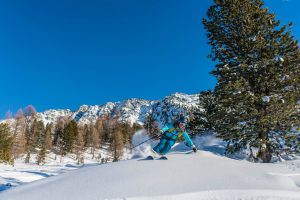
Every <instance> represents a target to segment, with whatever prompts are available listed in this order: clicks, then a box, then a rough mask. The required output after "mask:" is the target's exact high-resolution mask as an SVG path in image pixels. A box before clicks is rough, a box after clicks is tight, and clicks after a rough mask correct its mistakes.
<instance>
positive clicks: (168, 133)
mask: <svg viewBox="0 0 300 200" xmlns="http://www.w3.org/2000/svg"><path fill="white" fill-rule="evenodd" d="M186 124H187V120H186V119H185V118H184V117H183V116H180V117H179V118H177V119H176V120H175V121H174V123H173V124H169V125H167V126H165V127H163V128H162V130H161V137H160V141H159V143H158V144H157V145H156V146H155V147H154V148H153V151H154V152H155V153H156V154H159V155H161V156H162V157H161V158H162V159H166V157H165V155H166V154H167V153H168V152H169V151H170V149H171V148H172V146H173V145H174V144H175V143H176V141H177V140H178V138H180V137H182V136H183V138H184V139H185V141H186V145H187V146H189V147H191V148H192V149H193V151H194V152H197V148H196V146H195V145H194V144H193V142H192V140H191V138H190V136H189V135H188V133H187V132H186V130H185V126H186ZM150 159H151V156H150Z"/></svg>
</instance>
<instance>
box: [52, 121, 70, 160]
mask: <svg viewBox="0 0 300 200" xmlns="http://www.w3.org/2000/svg"><path fill="white" fill-rule="evenodd" d="M66 123H67V122H66V119H64V118H58V119H57V121H56V123H55V127H54V136H53V143H52V144H53V147H54V148H53V149H54V152H55V154H56V155H61V156H63V155H65V151H64V142H63V134H64V127H65V124H66Z"/></svg>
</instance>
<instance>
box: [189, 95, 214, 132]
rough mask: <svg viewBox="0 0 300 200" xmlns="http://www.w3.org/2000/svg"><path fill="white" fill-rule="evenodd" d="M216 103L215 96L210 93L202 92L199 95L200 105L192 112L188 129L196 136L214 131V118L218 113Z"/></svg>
mask: <svg viewBox="0 0 300 200" xmlns="http://www.w3.org/2000/svg"><path fill="white" fill-rule="evenodd" d="M216 112H217V111H216V101H215V96H214V94H213V93H212V92H211V91H210V90H207V91H202V92H201V93H200V95H199V105H198V107H197V108H196V110H194V111H193V112H192V117H191V120H190V121H189V124H188V129H189V130H190V132H191V133H192V134H193V135H194V134H200V133H203V132H207V131H214V130H215V126H214V121H215V120H214V116H215V113H216Z"/></svg>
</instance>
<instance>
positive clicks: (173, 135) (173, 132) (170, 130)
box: [161, 124, 194, 148]
mask: <svg viewBox="0 0 300 200" xmlns="http://www.w3.org/2000/svg"><path fill="white" fill-rule="evenodd" d="M161 130H162V131H163V135H165V136H166V137H168V138H170V139H173V140H175V141H177V140H178V138H180V137H182V136H183V138H184V140H185V141H186V144H187V146H189V147H191V148H192V147H193V146H194V144H193V141H192V140H191V138H190V136H189V134H188V133H187V132H186V131H183V132H182V131H178V130H177V129H176V128H175V127H174V126H173V124H168V125H166V126H164V127H163V128H162V129H161Z"/></svg>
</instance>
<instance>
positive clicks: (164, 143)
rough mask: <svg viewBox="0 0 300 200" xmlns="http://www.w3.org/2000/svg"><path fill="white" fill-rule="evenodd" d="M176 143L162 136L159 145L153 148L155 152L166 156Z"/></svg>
mask: <svg viewBox="0 0 300 200" xmlns="http://www.w3.org/2000/svg"><path fill="white" fill-rule="evenodd" d="M175 142H176V141H175V140H174V139H172V138H168V137H166V136H162V138H161V139H160V141H159V143H158V144H157V145H156V146H155V147H154V148H153V150H154V151H155V152H157V153H159V154H161V155H166V154H167V153H168V152H169V151H170V149H171V148H172V146H173V145H174V144H175Z"/></svg>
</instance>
